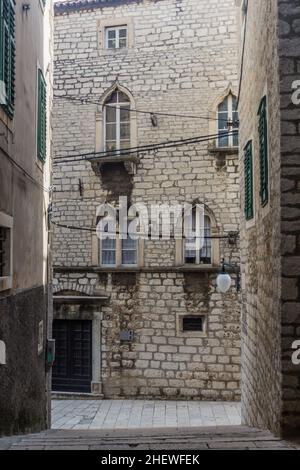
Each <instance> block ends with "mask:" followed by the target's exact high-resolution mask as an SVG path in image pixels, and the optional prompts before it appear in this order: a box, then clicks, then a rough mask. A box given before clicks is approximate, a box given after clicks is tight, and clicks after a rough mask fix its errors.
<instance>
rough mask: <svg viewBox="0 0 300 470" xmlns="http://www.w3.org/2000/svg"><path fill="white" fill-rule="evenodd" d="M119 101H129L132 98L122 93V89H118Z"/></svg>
mask: <svg viewBox="0 0 300 470" xmlns="http://www.w3.org/2000/svg"><path fill="white" fill-rule="evenodd" d="M118 102H119V103H129V102H130V100H129V98H128V96H127V95H125V93H122V91H118Z"/></svg>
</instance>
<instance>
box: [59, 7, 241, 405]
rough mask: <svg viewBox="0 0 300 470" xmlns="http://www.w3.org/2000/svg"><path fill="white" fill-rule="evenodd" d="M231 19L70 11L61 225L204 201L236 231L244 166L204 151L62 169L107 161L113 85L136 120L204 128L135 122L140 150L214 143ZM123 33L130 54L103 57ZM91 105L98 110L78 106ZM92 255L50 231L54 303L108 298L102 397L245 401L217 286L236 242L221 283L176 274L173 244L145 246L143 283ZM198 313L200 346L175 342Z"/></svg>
mask: <svg viewBox="0 0 300 470" xmlns="http://www.w3.org/2000/svg"><path fill="white" fill-rule="evenodd" d="M112 3H113V2H112ZM235 15H236V11H235V8H234V1H233V0H225V1H224V2H222V3H221V4H220V2H219V1H214V0H212V1H210V2H206V1H204V0H200V1H199V0H182V1H181V2H178V1H175V0H162V1H159V2H152V1H145V2H129V1H121V2H117V3H116V4H115V6H105V7H103V8H100V7H98V8H90V9H89V10H87V9H84V8H82V9H78V10H77V9H76V7H75V6H74V5H73V7H70V8H69V10H68V13H67V14H66V13H65V11H63V10H60V9H57V10H56V18H55V38H56V39H55V42H56V54H55V95H56V99H55V104H54V108H55V109H54V146H55V148H54V157H55V161H56V164H55V166H54V176H53V184H54V186H55V193H54V204H53V220H54V221H56V222H62V223H63V224H67V225H68V224H69V225H77V226H78V225H79V226H82V227H91V226H95V220H96V208H97V206H98V205H99V204H100V203H103V202H104V201H107V202H112V203H114V202H116V201H117V200H118V197H119V196H120V195H121V196H124V195H127V196H128V199H129V200H130V201H131V202H132V203H135V202H144V203H145V204H147V205H148V204H151V203H153V204H158V203H165V204H174V203H176V204H178V203H181V204H183V203H186V202H189V203H192V202H193V201H195V200H197V201H199V202H202V203H204V204H205V205H206V207H207V209H208V210H209V212H210V213H211V214H212V216H213V218H214V220H215V225H216V232H217V233H218V234H220V235H222V234H224V233H225V234H227V233H228V232H230V231H238V230H239V202H240V201H239V178H238V157H237V152H233V153H230V154H228V155H225V164H224V165H223V166H220V165H217V159H216V157H215V154H213V153H212V152H211V151H210V149H209V144H208V142H205V143H202V144H193V145H189V146H181V147H178V148H174V149H168V150H159V151H156V152H153V151H152V152H145V153H143V154H141V155H140V156H139V157H140V159H139V162H138V163H137V167H136V172H135V174H132V175H129V174H128V172H127V171H126V170H125V169H124V166H123V165H117V164H114V165H106V166H105V167H103V168H102V169H101V173H100V174H99V175H97V174H95V172H94V171H93V169H92V168H91V165H90V163H88V162H82V161H77V162H74V161H72V162H71V159H70V163H67V162H64V163H59V159H61V158H63V157H66V158H65V159H66V160H67V159H68V156H72V155H74V154H80V153H86V152H91V151H94V150H95V148H97V146H98V145H99V140H100V141H101V134H102V129H101V128H99V126H100V124H99V122H100V120H101V116H102V111H103V109H102V106H101V105H100V102H101V99H102V97H103V96H104V94H105V93H107V91H108V90H109V89H110V88H111V87H112V86H113V85H114V84H115V82H116V78H117V77H118V83H119V84H120V86H122V87H124V88H125V89H126V90H128V93H129V94H130V96H131V97H132V103H133V104H134V108H135V109H140V110H153V111H156V112H158V111H160V112H162V113H164V112H165V113H171V114H174V113H175V114H184V115H198V116H200V117H199V119H187V118H182V117H172V116H158V127H153V126H152V124H151V120H150V117H149V115H147V114H144V113H137V114H136V115H135V117H134V119H135V122H136V130H137V142H136V143H137V144H138V145H146V144H152V143H157V142H162V141H166V140H176V139H181V138H189V137H194V136H199V135H208V134H212V133H215V132H216V129H217V126H216V121H215V120H214V118H212V120H209V119H208V118H209V117H210V116H211V114H212V113H213V115H214V116H215V117H216V109H217V104H218V102H219V101H221V99H222V97H223V96H225V95H226V90H227V92H228V91H229V89H230V88H231V89H232V90H233V92H236V88H237V44H236V16H235ZM123 19H124V20H125V19H126V23H127V24H128V25H129V29H130V38H131V39H130V41H131V43H130V45H131V47H129V48H128V49H126V50H117V51H108V50H104V49H103V37H102V34H103V27H104V25H109V24H110V25H113V24H114V23H115V22H116V23H117V24H120V22H122V21H123ZM74 98H75V100H74ZM81 98H83V99H88V100H89V101H92V102H84V103H82V102H79V101H76V100H78V99H81ZM98 103H99V105H98ZM211 144H213V143H211ZM79 180H80V182H81V187H82V191H81V194H80V192H79ZM94 244H95V239H94V237H93V236H92V233H91V232H89V231H80V230H69V229H67V228H59V227H55V228H54V246H53V248H54V264H55V271H56V274H55V277H56V279H55V290H56V292H59V291H63V290H67V291H70V290H77V291H79V292H83V293H88V292H90V289H89V286H90V288H91V289H96V291H97V290H100V291H101V292H105V293H106V294H109V297H110V301H109V304H108V305H107V306H105V307H103V321H102V328H103V331H102V348H103V351H102V380H103V391H104V394H105V396H107V397H110V396H147V397H172V396H173V397H178V398H184V397H188V396H190V397H195V398H196V399H199V398H200V399H215V398H216V399H229V400H230V399H239V398H240V383H239V380H240V357H239V356H240V333H239V299H238V294H237V292H236V290H235V288H234V285H233V288H232V290H231V291H230V293H229V294H227V295H226V296H221V295H220V294H219V293H217V291H216V282H215V281H216V274H217V271H218V266H219V261H220V257H221V256H224V257H225V258H226V260H227V261H229V262H231V263H233V264H237V265H238V264H239V246H238V245H239V244H238V242H237V243H234V244H232V245H231V244H230V243H228V240H217V241H216V245H217V250H218V253H219V254H218V260H217V262H216V265H215V271H210V270H206V271H205V269H204V271H203V267H202V268H200V269H199V268H198V269H195V270H194V272H192V274H189V271H184V270H180V269H181V268H179V267H178V266H176V265H177V263H176V243H175V241H174V240H170V241H162V240H159V241H155V242H154V241H151V240H149V241H148V240H146V241H145V244H144V256H143V258H144V261H143V265H142V266H141V267H139V269H136V270H134V269H133V270H131V271H133V272H124V270H123V271H122V270H120V272H113V270H110V271H108V272H105V270H104V269H103V268H102V269H101V268H100V266H99V259H98V258H97V256H96V258H95V246H94ZM189 276H191V277H189ZM233 284H234V283H233ZM189 286H190V287H189ZM189 312H192V313H199V314H201V312H203V315H205V317H206V331H205V333H204V335H203V336H202V337H199V336H197V334H190V335H189V337H184V336H181V335H180V334H179V332H178V327H177V324H178V315H182V314H187V313H189ZM124 328H130V329H132V330H133V331H134V341H133V343H132V344H122V342H121V341H120V331H121V330H122V329H124Z"/></svg>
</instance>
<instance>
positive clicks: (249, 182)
mask: <svg viewBox="0 0 300 470" xmlns="http://www.w3.org/2000/svg"><path fill="white" fill-rule="evenodd" d="M244 166H245V170H244V171H245V217H246V220H250V219H253V217H254V201H253V199H254V198H253V151H252V141H251V140H250V141H249V142H248V144H247V145H246V147H245V149H244Z"/></svg>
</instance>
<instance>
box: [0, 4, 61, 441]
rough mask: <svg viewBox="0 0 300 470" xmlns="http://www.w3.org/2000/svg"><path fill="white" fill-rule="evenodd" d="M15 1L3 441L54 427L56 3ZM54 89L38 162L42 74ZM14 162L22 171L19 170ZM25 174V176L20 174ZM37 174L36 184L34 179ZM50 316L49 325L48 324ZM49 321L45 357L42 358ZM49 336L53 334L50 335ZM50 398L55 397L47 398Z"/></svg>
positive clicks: (3, 301)
mask: <svg viewBox="0 0 300 470" xmlns="http://www.w3.org/2000/svg"><path fill="white" fill-rule="evenodd" d="M27 3H29V4H30V10H29V11H28V12H27V13H26V12H25V11H23V9H22V4H23V2H22V1H21V0H17V1H16V80H15V88H16V103H15V113H14V118H13V120H10V119H9V118H8V116H7V115H6V114H5V112H4V110H3V109H2V108H1V109H0V126H1V130H0V154H1V158H0V160H1V163H0V212H3V213H5V214H7V215H9V216H11V217H12V218H13V270H12V273H13V276H12V278H13V285H12V289H11V290H6V291H2V292H0V340H1V341H4V343H5V345H6V361H5V362H6V363H5V364H3V365H0V435H2V434H11V433H23V432H30V431H39V430H42V429H45V428H46V426H47V425H49V423H50V411H49V408H48V405H49V400H48V403H47V397H46V393H47V392H46V391H47V388H48V393H49V382H48V383H47V379H49V375H48V374H46V370H45V345H46V337H47V331H48V330H47V324H48V326H50V325H51V323H52V320H51V315H50V313H51V311H49V306H50V305H51V303H50V301H49V305H47V301H48V289H47V284H48V282H49V277H48V276H49V272H50V271H48V268H49V265H48V233H47V208H48V201H49V193H48V192H44V191H43V189H42V187H41V186H40V185H44V187H45V188H46V187H49V186H50V167H51V162H50V158H49V156H50V149H51V134H50V129H51V114H50V110H51V106H50V104H51V93H50V91H51V84H52V83H51V78H52V77H51V68H48V66H49V62H50V56H51V50H52V46H53V43H52V31H51V24H52V22H53V11H52V1H51V0H49V1H47V7H46V9H45V10H44V9H43V8H42V2H40V1H37V0H29V1H28V2H27ZM38 67H40V68H41V69H42V70H43V72H44V75H45V77H46V80H47V85H48V142H47V149H48V151H47V162H46V164H45V165H44V166H43V165H42V164H41V162H40V161H39V160H38V158H37V150H36V142H37V134H36V120H37V117H36V114H37V68H38ZM8 157H10V158H11V159H13V161H14V162H15V163H16V164H13V163H12V162H11V160H9V158H8ZM17 165H19V166H21V167H22V168H24V170H25V171H26V172H27V175H26V174H25V172H24V171H23V170H22V169H20V168H19V167H17ZM28 175H31V176H32V178H34V180H36V181H37V184H35V183H34V182H33V181H32V179H31V178H30V177H29V176H28ZM49 316H50V318H49ZM41 321H43V329H44V334H43V336H44V338H43V351H42V352H41V351H40V352H39V351H38V332H39V324H40V322H41ZM50 335H51V331H50V329H49V336H50ZM48 398H49V397H48Z"/></svg>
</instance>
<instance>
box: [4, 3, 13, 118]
mask: <svg viewBox="0 0 300 470" xmlns="http://www.w3.org/2000/svg"><path fill="white" fill-rule="evenodd" d="M15 56H16V46H15V0H1V2H0V81H1V96H2V102H1V105H2V106H3V107H4V109H5V110H6V112H7V113H8V114H9V116H10V117H12V116H13V113H14V106H15Z"/></svg>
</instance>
